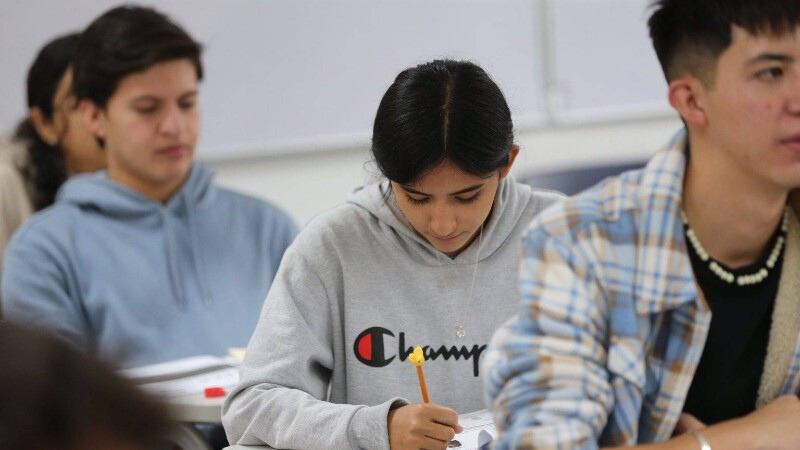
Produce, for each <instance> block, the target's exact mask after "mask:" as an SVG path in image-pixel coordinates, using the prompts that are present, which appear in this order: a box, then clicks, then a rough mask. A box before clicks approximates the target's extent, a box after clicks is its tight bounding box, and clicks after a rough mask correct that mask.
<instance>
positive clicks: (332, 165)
mask: <svg viewBox="0 0 800 450" xmlns="http://www.w3.org/2000/svg"><path fill="white" fill-rule="evenodd" d="M680 127H681V123H680V121H679V120H678V119H677V116H674V117H673V116H663V117H657V118H651V119H630V120H624V121H614V122H606V123H596V124H591V125H575V126H564V127H559V126H549V127H539V128H535V129H532V130H517V134H516V141H517V143H518V144H519V145H520V147H521V150H522V151H521V153H520V156H519V158H518V160H517V163H516V164H515V167H514V173H515V174H519V173H523V172H528V171H547V170H552V169H562V168H566V167H574V166H586V165H591V164H602V163H606V162H607V163H613V162H625V161H631V160H636V159H638V160H643V159H647V158H648V157H649V156H650V155H652V154H653V153H654V152H655V151H656V150H657V149H658V148H660V147H661V146H662V145H664V144H665V143H666V141H667V140H668V139H669V138H670V136H672V134H673V133H675V132H676V131H677V130H678V129H679V128H680ZM368 160H369V148H368V143H367V142H365V143H364V144H363V145H361V146H358V147H356V146H353V147H348V148H337V149H334V150H324V151H320V152H318V153H301V154H299V155H296V156H292V155H283V156H265V157H260V158H254V159H240V160H231V161H225V162H221V161H219V162H213V161H212V162H211V165H212V166H213V167H214V168H215V169H216V170H217V180H218V181H219V182H220V184H222V185H224V186H228V187H231V188H233V189H236V190H239V191H242V192H246V193H249V194H252V195H255V196H258V197H261V198H266V199H269V200H270V201H272V202H274V203H275V204H277V205H279V206H280V207H282V208H283V209H284V210H285V211H287V212H288V213H289V214H290V215H291V216H292V217H293V218H294V219H295V221H297V223H298V224H300V225H303V224H305V223H307V222H308V220H310V219H311V218H312V217H314V216H315V215H316V214H318V213H319V212H321V211H325V210H327V209H330V208H333V207H334V206H336V205H337V204H339V203H342V202H343V201H344V199H345V198H346V197H347V194H348V193H349V192H350V191H351V190H353V188H354V187H356V186H359V185H361V184H364V183H365V182H367V181H369V179H370V173H372V174H374V172H375V171H374V169H372V170H370V166H369V164H367V162H368Z"/></svg>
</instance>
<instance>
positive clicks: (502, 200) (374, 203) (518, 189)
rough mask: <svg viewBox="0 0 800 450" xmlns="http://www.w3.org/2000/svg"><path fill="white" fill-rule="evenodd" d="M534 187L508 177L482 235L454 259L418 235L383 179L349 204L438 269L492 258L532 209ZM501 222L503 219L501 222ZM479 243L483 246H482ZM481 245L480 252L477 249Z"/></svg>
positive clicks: (406, 249) (356, 193)
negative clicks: (359, 209)
mask: <svg viewBox="0 0 800 450" xmlns="http://www.w3.org/2000/svg"><path fill="white" fill-rule="evenodd" d="M531 196H532V191H531V188H530V187H529V186H527V185H523V184H519V183H516V182H515V181H514V179H513V177H511V176H510V175H509V176H506V177H505V178H503V179H502V180H501V181H500V184H499V186H498V189H497V192H496V194H495V198H494V204H493V205H492V212H491V214H490V215H489V219H488V222H487V223H486V225H485V226H484V229H483V236H482V237H481V239H480V240H478V239H475V240H474V241H473V242H472V244H470V246H469V247H467V248H466V249H464V250H463V251H462V252H461V253H459V254H458V256H456V257H455V258H453V259H450V258H449V257H447V256H445V255H444V254H443V253H442V252H440V251H439V250H437V249H436V248H435V247H433V246H432V245H431V244H430V243H429V242H428V241H427V240H425V238H423V237H422V236H420V235H419V234H417V232H416V231H415V230H414V228H413V227H412V226H411V224H410V223H409V222H408V220H406V218H405V217H404V216H403V213H402V212H401V211H400V207H399V206H398V205H397V201H396V200H395V198H394V195H393V194H392V193H391V189H390V187H389V182H388V181H386V180H384V181H382V182H379V183H374V184H370V185H367V186H364V187H361V188H358V189H356V190H355V191H354V192H353V193H351V194H350V196H349V198H348V199H347V202H348V203H350V204H353V205H355V206H357V207H359V208H363V209H365V210H366V211H368V212H369V213H370V214H371V215H372V216H373V217H375V219H376V220H377V221H378V222H380V224H381V225H382V226H383V227H382V228H383V229H384V234H385V235H387V237H388V238H389V239H392V240H395V242H396V244H398V246H399V247H400V248H401V249H402V250H403V251H404V252H406V253H407V254H408V256H409V257H410V258H411V259H413V260H415V261H417V262H418V263H420V264H424V265H428V266H432V267H438V266H440V265H445V264H457V265H466V264H474V263H475V261H476V260H477V261H483V260H485V259H487V258H489V257H491V256H492V255H493V254H494V253H495V252H496V251H497V250H498V249H500V248H501V247H502V246H503V244H504V243H505V242H506V241H507V240H508V239H510V238H511V239H516V238H519V237H520V236H512V234H513V231H514V229H515V227H516V225H517V224H518V223H519V221H520V220H521V219H522V217H523V216H524V213H525V211H526V210H527V209H528V208H531V207H532V206H531ZM501 219H502V220H501ZM479 244H480V245H479ZM479 246H480V253H479V251H478V247H479Z"/></svg>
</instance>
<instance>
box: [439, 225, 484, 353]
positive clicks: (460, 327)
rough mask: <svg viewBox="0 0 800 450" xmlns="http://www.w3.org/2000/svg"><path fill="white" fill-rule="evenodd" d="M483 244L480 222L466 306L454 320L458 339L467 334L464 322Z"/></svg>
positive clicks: (470, 301) (440, 263)
mask: <svg viewBox="0 0 800 450" xmlns="http://www.w3.org/2000/svg"><path fill="white" fill-rule="evenodd" d="M482 245H483V224H481V229H480V231H479V232H478V251H477V252H476V253H475V265H474V266H473V269H472V282H471V283H470V286H469V297H467V304H466V306H465V307H464V308H463V309H462V310H461V311H459V312H458V320H457V321H456V328H455V332H456V337H457V338H459V339H464V337H465V336H466V335H467V330H466V328H465V326H464V325H465V322H466V319H467V317H468V314H469V309H470V306H471V305H472V294H473V292H474V291H475V278H476V277H477V275H478V262H479V261H480V257H481V246H482ZM439 253H440V252H439V251H438V250H436V260H437V261H438V262H439V268H440V269H441V268H443V266H442V261H441V260H440V259H439ZM445 286H447V282H446V278H445Z"/></svg>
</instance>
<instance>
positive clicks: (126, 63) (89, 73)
mask: <svg viewBox="0 0 800 450" xmlns="http://www.w3.org/2000/svg"><path fill="white" fill-rule="evenodd" d="M201 51H202V49H201V46H200V44H199V43H197V42H196V41H195V40H194V39H192V37H191V36H189V34H188V33H187V32H186V31H184V30H183V28H181V27H179V26H178V25H176V24H175V23H174V22H172V21H171V20H170V19H169V18H168V17H167V16H165V15H163V14H161V13H159V12H157V11H155V10H154V9H151V8H143V7H138V6H120V7H117V8H113V9H111V10H109V11H107V12H106V13H104V14H103V15H101V16H100V17H98V18H97V19H95V20H94V21H93V22H92V23H91V24H89V26H88V27H87V28H86V30H84V32H83V34H82V36H81V40H80V43H79V45H78V52H77V54H76V55H75V63H74V80H75V81H74V83H73V84H74V86H75V96H76V97H77V99H78V100H83V99H88V100H91V101H92V102H93V103H95V104H96V105H98V106H99V107H101V108H104V107H105V106H106V104H107V103H108V99H109V98H110V97H111V96H112V95H113V94H114V91H115V90H116V88H117V85H118V84H119V81H120V80H121V79H122V78H124V77H126V76H128V75H130V74H133V73H136V72H141V71H144V70H147V69H148V68H150V67H152V66H153V65H155V64H158V63H161V62H166V61H171V60H175V59H188V60H190V61H191V62H192V64H193V65H194V67H195V71H196V72H197V78H198V79H202V78H203V65H202V63H201V62H200V53H201Z"/></svg>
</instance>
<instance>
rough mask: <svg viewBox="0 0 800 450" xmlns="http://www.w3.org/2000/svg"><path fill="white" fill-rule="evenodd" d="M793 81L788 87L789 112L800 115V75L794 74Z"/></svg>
mask: <svg viewBox="0 0 800 450" xmlns="http://www.w3.org/2000/svg"><path fill="white" fill-rule="evenodd" d="M793 81H794V82H793V83H791V85H790V87H789V89H790V91H789V102H788V108H789V112H790V113H791V114H794V115H800V75H798V74H795V75H794V79H793Z"/></svg>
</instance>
